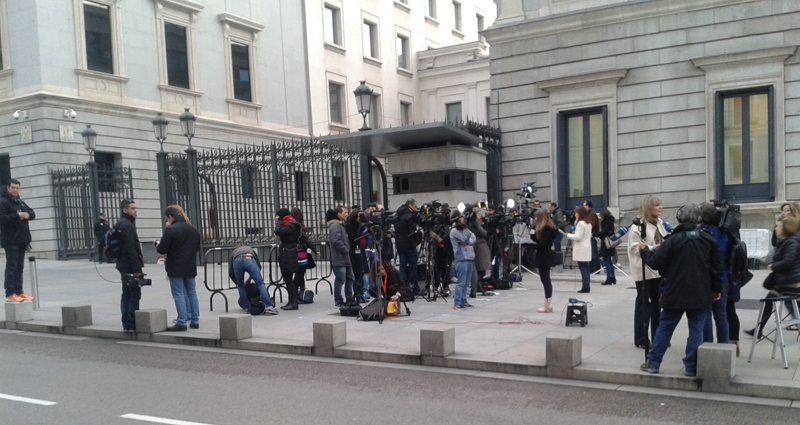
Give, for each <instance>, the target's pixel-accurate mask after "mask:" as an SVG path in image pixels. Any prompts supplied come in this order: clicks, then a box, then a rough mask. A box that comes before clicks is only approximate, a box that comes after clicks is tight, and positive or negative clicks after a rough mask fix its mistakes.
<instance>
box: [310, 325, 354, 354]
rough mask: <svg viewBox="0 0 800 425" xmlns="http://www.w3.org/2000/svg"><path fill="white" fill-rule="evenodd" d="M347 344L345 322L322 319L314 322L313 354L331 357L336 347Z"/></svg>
mask: <svg viewBox="0 0 800 425" xmlns="http://www.w3.org/2000/svg"><path fill="white" fill-rule="evenodd" d="M345 344H347V322H345V321H344V320H336V319H324V320H320V321H318V322H314V355H315V356H327V357H333V351H334V349H335V348H336V347H341V346H343V345H345Z"/></svg>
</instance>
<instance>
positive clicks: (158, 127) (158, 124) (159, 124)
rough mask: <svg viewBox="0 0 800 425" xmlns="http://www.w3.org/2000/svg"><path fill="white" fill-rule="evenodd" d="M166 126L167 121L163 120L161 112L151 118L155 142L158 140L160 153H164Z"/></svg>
mask: <svg viewBox="0 0 800 425" xmlns="http://www.w3.org/2000/svg"><path fill="white" fill-rule="evenodd" d="M168 126H169V121H167V119H166V118H164V115H163V114H162V113H161V112H159V113H158V115H156V117H155V118H153V132H154V133H155V134H156V140H158V143H159V144H160V145H161V152H164V140H167V127H168Z"/></svg>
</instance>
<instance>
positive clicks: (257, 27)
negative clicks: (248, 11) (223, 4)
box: [219, 13, 264, 33]
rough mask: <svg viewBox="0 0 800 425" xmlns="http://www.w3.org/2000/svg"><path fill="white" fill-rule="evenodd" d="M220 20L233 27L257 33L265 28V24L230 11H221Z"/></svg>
mask: <svg viewBox="0 0 800 425" xmlns="http://www.w3.org/2000/svg"><path fill="white" fill-rule="evenodd" d="M219 20H220V22H222V23H225V24H228V25H230V26H232V27H237V28H241V29H243V30H245V31H249V32H252V33H257V32H259V31H261V30H263V29H264V25H261V24H259V23H258V22H254V21H251V20H249V19H245V18H242V17H241V16H236V15H233V14H230V13H220V14H219Z"/></svg>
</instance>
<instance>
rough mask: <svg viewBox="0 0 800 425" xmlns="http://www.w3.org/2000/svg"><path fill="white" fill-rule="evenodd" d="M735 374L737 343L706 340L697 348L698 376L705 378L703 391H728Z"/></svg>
mask: <svg viewBox="0 0 800 425" xmlns="http://www.w3.org/2000/svg"><path fill="white" fill-rule="evenodd" d="M735 375H736V346H735V345H733V344H712V343H708V342H706V343H703V344H702V345H701V346H700V347H699V348H698V349H697V377H698V378H700V379H702V380H703V391H710V392H727V391H726V389H727V388H728V384H729V383H730V381H731V379H733V377H734V376H735Z"/></svg>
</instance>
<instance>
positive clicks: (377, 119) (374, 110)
mask: <svg viewBox="0 0 800 425" xmlns="http://www.w3.org/2000/svg"><path fill="white" fill-rule="evenodd" d="M380 105H381V96H380V95H377V94H373V95H372V99H371V100H370V109H369V117H367V125H369V128H371V129H373V130H376V129H378V128H381V108H380Z"/></svg>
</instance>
